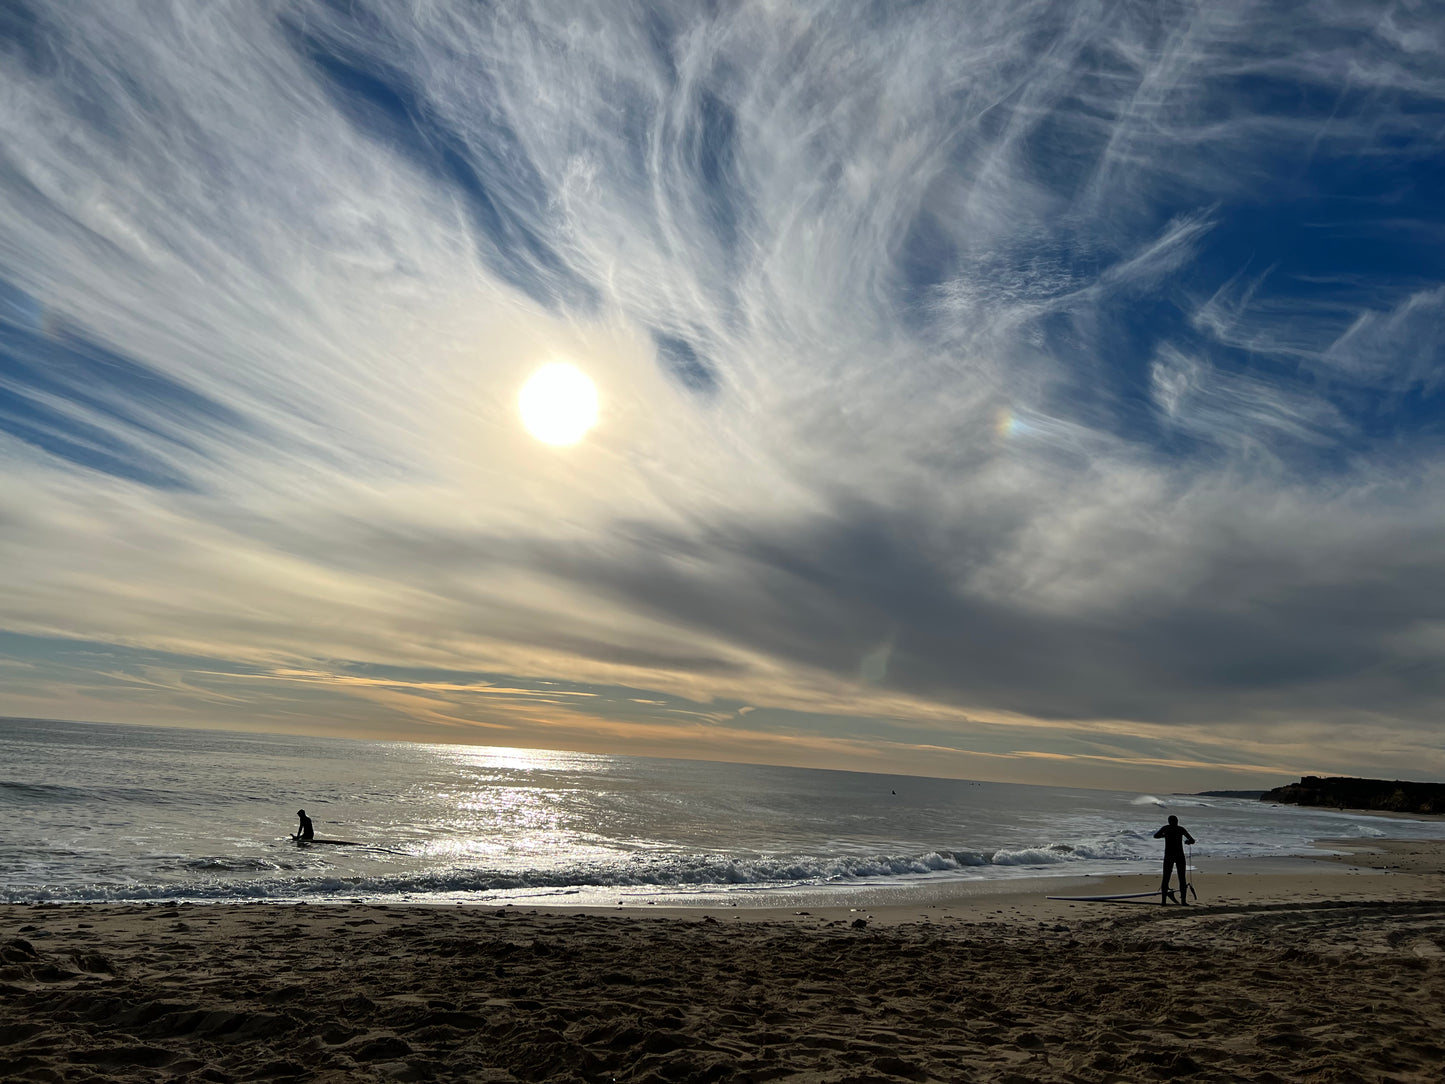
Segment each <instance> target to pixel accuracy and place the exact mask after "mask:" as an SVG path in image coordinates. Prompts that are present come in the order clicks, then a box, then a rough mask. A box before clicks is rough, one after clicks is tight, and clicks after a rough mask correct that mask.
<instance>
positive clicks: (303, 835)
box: [291, 809, 1194, 876]
mask: <svg viewBox="0 0 1445 1084" xmlns="http://www.w3.org/2000/svg"><path fill="white" fill-rule="evenodd" d="M296 815H297V816H298V817H300V818H301V827H299V828H297V829H296V834H295V835H294V836H292V837H291V838H292V839H315V838H316V829H315V828H312V827H311V818H310V817H308V816H307V815H306V810H304V809H298V810H297V811H296ZM1189 842H1191V843H1193V842H1194V841H1193V840H1192V839H1191V840H1190V841H1189ZM1181 876H1183V875H1182V874H1181Z"/></svg>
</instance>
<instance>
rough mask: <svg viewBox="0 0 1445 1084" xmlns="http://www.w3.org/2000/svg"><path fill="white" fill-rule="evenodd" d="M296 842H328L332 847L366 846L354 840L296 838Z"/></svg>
mask: <svg viewBox="0 0 1445 1084" xmlns="http://www.w3.org/2000/svg"><path fill="white" fill-rule="evenodd" d="M296 843H328V844H331V846H332V847H364V846H366V844H361V843H355V841H353V840H296Z"/></svg>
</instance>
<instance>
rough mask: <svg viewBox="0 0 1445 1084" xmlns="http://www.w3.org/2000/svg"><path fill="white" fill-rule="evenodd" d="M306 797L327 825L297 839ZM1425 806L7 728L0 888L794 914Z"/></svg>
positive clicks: (135, 896)
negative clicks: (1179, 843) (1367, 809)
mask: <svg viewBox="0 0 1445 1084" xmlns="http://www.w3.org/2000/svg"><path fill="white" fill-rule="evenodd" d="M301 808H304V809H305V810H306V811H307V813H308V815H309V816H310V817H311V819H312V820H313V821H314V822H315V825H316V834H317V836H318V837H320V838H323V839H341V840H346V841H350V842H353V843H355V844H357V845H356V846H327V845H311V846H297V845H296V844H295V843H293V842H292V841H291V840H290V839H289V838H288V837H289V833H290V832H293V831H294V830H295V828H296V824H297V818H296V811H297V810H298V809H301ZM1169 813H1174V814H1176V815H1178V816H1179V818H1180V820H1181V822H1182V823H1183V824H1184V825H1185V826H1186V827H1187V828H1188V829H1189V831H1190V832H1191V833H1192V834H1193V835H1194V837H1195V838H1196V839H1197V840H1198V844H1197V846H1195V847H1194V849H1193V854H1194V861H1195V863H1196V865H1197V866H1198V867H1199V869H1200V873H1199V874H1197V876H1198V877H1200V878H1203V877H1205V876H1207V872H1208V867H1209V862H1210V861H1211V860H1217V859H1227V858H1244V857H1262V856H1272V857H1287V856H1291V855H1301V854H1305V853H1309V852H1311V851H1313V850H1314V849H1313V848H1311V846H1310V844H1311V841H1313V840H1316V839H1340V838H1344V839H1370V838H1379V837H1384V836H1386V835H1388V836H1393V837H1405V838H1409V837H1422V838H1439V837H1441V836H1442V835H1445V825H1442V824H1441V823H1440V822H1438V821H1435V822H1432V821H1423V820H1410V819H1391V820H1388V821H1386V820H1382V819H1380V818H1378V817H1370V816H1367V815H1364V814H1354V813H1348V812H1334V811H1323V810H1308V809H1299V808H1295V807H1291V806H1278V805H1273V804H1269V803H1264V802H1258V801H1251V800H1247V799H1233V798H1211V797H1198V796H1187V795H1149V794H1138V793H1130V792H1112V791H1103V790H1087V789H1068V788H1061V787H1041V786H1024V785H1018V784H1005V783H986V782H969V781H959V780H946V779H926V778H918V777H912V776H894V775H875V774H869V773H865V772H843V771H827V770H819V769H806V768H782V767H757V766H751V765H739V764H718V763H708V762H701V761H685V760H664V759H653V758H647V757H632V756H606V755H599V754H593V753H565V752H548V751H542V750H534V749H501V748H492V747H486V746H467V745H423V744H412V743H406V742H382V741H356V740H347V739H339V738H307V737H291V736H283V735H272V734H242V733H221V732H215V731H199V730H179V729H169V728H161V727H146V726H112V725H101V724H81V723H69V722H51V721H35V720H15V719H0V901H6V902H11V903H17V902H41V901H104V902H119V901H149V900H167V901H169V900H177V901H194V902H206V901H218V902H219V901H226V902H243V901H270V902H278V903H279V902H301V901H306V902H328V901H329V902H415V903H447V902H459V903H494V904H532V905H540V904H549V905H559V904H575V905H578V906H582V905H588V906H600V905H606V906H615V905H618V904H622V905H625V906H632V905H638V904H668V905H708V906H719V905H738V906H792V905H806V904H809V903H812V904H815V905H823V904H827V903H831V904H840V905H841V904H856V905H865V904H866V905H869V906H876V905H878V904H881V903H886V902H889V901H892V900H897V901H900V902H901V901H902V900H904V899H907V898H909V894H910V893H917V892H920V891H928V890H935V889H939V888H948V889H949V890H958V889H959V888H960V887H963V886H961V885H960V882H966V883H967V884H968V885H973V886H986V885H987V884H989V883H992V882H997V881H999V880H1001V879H1007V878H1017V877H1077V876H1080V875H1089V874H1115V873H1137V874H1141V875H1144V874H1147V875H1149V876H1150V877H1157V876H1158V869H1159V859H1160V855H1161V845H1160V843H1159V842H1158V841H1157V840H1155V839H1153V838H1152V836H1153V833H1154V830H1155V829H1156V828H1157V827H1158V826H1159V825H1160V824H1162V823H1163V822H1164V820H1165V818H1166V816H1167V815H1168V814H1169Z"/></svg>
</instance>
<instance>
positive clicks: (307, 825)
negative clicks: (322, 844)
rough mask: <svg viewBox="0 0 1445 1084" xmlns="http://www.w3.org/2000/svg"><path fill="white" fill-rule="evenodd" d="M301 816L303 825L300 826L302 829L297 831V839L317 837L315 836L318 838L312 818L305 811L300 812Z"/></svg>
mask: <svg viewBox="0 0 1445 1084" xmlns="http://www.w3.org/2000/svg"><path fill="white" fill-rule="evenodd" d="M300 817H301V827H300V829H299V830H298V831H297V832H296V838H297V839H315V838H316V829H315V828H312V827H311V818H310V817H308V816H306V815H305V814H304V813H303V814H300Z"/></svg>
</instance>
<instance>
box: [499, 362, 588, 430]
mask: <svg viewBox="0 0 1445 1084" xmlns="http://www.w3.org/2000/svg"><path fill="white" fill-rule="evenodd" d="M517 409H519V410H520V411H521V412H522V424H523V425H525V426H526V427H527V432H529V433H531V434H532V436H534V437H536V438H537V439H538V440H540V441H541V442H542V443H544V444H576V443H577V442H578V441H579V440H581V439H582V438H583V437H585V436H586V435H587V430H589V429H591V428H592V427H593V426H594V425H596V424H597V385H596V384H594V383H592V380H591V378H589V377H588V376H587V374H586V373H584V372H583V371H582V370H581V369H579V368H577V366H575V365H569V364H567V363H566V362H565V361H554V362H552V363H551V364H550V365H544V366H542V367H541V368H540V369H538V370H537V371H536V372H535V373H533V374H532V375H531V377H530V378H529V379H528V380H527V382H526V383H525V384H523V385H522V392H521V394H520V395H518V396H517Z"/></svg>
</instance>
